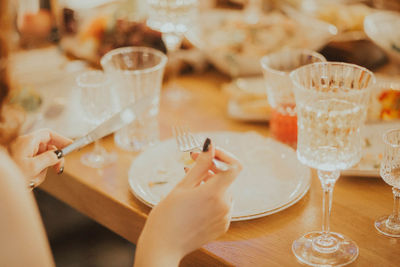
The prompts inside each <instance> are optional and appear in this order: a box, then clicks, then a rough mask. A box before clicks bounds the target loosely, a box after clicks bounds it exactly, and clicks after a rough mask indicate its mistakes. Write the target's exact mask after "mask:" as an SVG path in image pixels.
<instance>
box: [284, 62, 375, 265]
mask: <svg viewBox="0 0 400 267" xmlns="http://www.w3.org/2000/svg"><path fill="white" fill-rule="evenodd" d="M290 76H291V80H292V82H293V83H294V93H295V98H296V107H297V116H298V122H297V123H298V140H297V156H298V159H299V160H300V161H301V162H302V163H304V164H306V165H308V166H310V167H313V168H316V169H318V178H319V180H320V182H321V185H322V189H323V217H322V219H323V220H322V222H323V223H322V231H319V232H311V233H307V234H305V235H304V236H303V237H301V238H299V239H298V240H296V241H294V243H293V246H292V250H293V253H294V254H295V256H296V257H297V258H298V259H299V260H300V261H301V262H303V263H306V264H309V265H312V266H321V265H324V266H328V265H329V266H342V265H345V264H349V263H351V262H353V261H354V260H355V259H356V258H357V256H358V247H357V245H356V244H355V243H354V242H353V241H352V240H350V239H348V238H347V237H345V236H343V235H341V234H338V233H334V232H331V231H330V225H329V219H330V213H331V206H332V192H333V188H334V185H335V183H336V181H337V179H338V178H339V176H340V170H343V169H347V168H349V167H351V166H353V165H354V164H356V163H357V162H359V160H360V159H361V136H360V127H361V126H362V125H363V123H364V121H365V118H366V110H367V105H368V102H369V93H370V88H371V85H372V84H373V83H374V82H375V78H374V75H373V74H372V73H371V72H370V71H368V70H367V69H365V68H362V67H359V66H356V65H352V64H346V63H335V62H319V63H313V64H310V65H306V66H303V67H301V68H298V69H296V70H294V71H293V72H292V73H291V74H290Z"/></svg>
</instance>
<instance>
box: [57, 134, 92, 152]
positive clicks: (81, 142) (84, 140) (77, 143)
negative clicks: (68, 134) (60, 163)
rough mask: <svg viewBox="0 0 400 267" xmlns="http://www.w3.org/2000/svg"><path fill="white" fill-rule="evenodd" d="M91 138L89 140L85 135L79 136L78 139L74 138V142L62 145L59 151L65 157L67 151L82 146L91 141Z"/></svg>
mask: <svg viewBox="0 0 400 267" xmlns="http://www.w3.org/2000/svg"><path fill="white" fill-rule="evenodd" d="M92 142H93V140H91V139H90V138H89V137H88V136H87V135H86V136H84V137H81V138H79V139H78V140H76V141H75V142H73V143H72V144H70V145H68V146H66V147H64V148H63V149H61V153H62V155H63V157H65V156H66V155H68V154H69V153H71V152H73V151H75V150H77V149H79V148H82V147H84V146H86V145H88V144H90V143H92Z"/></svg>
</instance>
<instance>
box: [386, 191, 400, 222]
mask: <svg viewBox="0 0 400 267" xmlns="http://www.w3.org/2000/svg"><path fill="white" fill-rule="evenodd" d="M392 191H393V198H394V203H393V214H392V215H391V216H389V220H388V226H389V227H399V226H400V189H398V188H396V187H393V189H392Z"/></svg>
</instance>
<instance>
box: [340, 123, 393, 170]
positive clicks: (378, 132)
mask: <svg viewBox="0 0 400 267" xmlns="http://www.w3.org/2000/svg"><path fill="white" fill-rule="evenodd" d="M395 128H400V121H399V122H394V123H392V122H391V123H374V124H367V125H365V127H364V129H363V131H362V135H363V138H364V144H363V146H364V147H363V152H362V153H363V155H362V158H361V161H360V162H359V163H358V164H357V165H356V166H354V167H353V168H351V169H348V170H344V171H342V172H341V174H342V175H344V176H363V177H379V176H380V175H379V167H380V162H381V158H382V155H383V148H384V143H383V140H382V136H383V134H384V133H385V132H386V131H387V130H389V129H395Z"/></svg>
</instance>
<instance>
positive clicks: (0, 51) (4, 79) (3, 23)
mask: <svg viewBox="0 0 400 267" xmlns="http://www.w3.org/2000/svg"><path fill="white" fill-rule="evenodd" d="M0 29H1V31H0V112H1V109H2V106H3V104H4V101H5V99H6V98H7V96H8V92H9V90H10V87H9V86H10V85H9V79H8V73H7V58H8V46H7V39H6V38H7V37H6V35H7V34H8V29H9V23H8V6H7V0H0Z"/></svg>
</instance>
